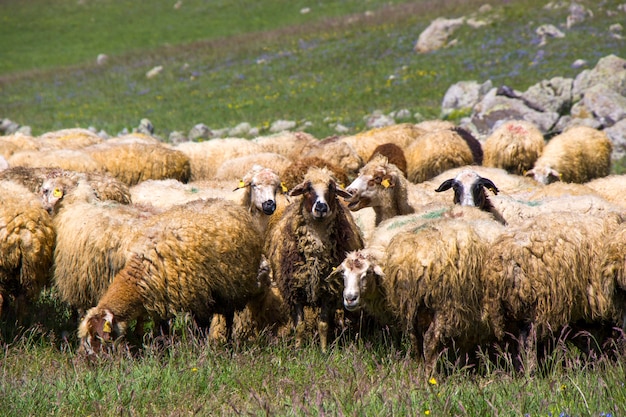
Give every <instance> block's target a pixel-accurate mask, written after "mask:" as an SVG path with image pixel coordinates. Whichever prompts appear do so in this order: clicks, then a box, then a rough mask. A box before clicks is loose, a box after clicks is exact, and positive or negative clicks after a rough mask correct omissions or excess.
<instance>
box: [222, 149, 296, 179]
mask: <svg viewBox="0 0 626 417" xmlns="http://www.w3.org/2000/svg"><path fill="white" fill-rule="evenodd" d="M291 163H292V161H291V160H290V159H288V158H286V157H284V156H282V155H280V154H277V153H270V152H263V153H258V154H253V155H245V156H239V157H237V158H232V159H228V160H226V161H224V162H223V163H222V165H220V166H219V168H217V171H216V172H215V177H214V178H215V179H218V180H232V179H239V178H241V177H243V176H244V175H245V174H246V173H247V172H248V171H249V170H250V169H251V168H252V167H253V166H254V165H262V166H266V167H269V168H272V169H273V170H274V171H276V173H277V174H278V175H281V174H282V173H283V172H284V171H285V169H287V167H289V166H290V165H291Z"/></svg>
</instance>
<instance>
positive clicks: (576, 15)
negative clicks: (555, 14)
mask: <svg viewBox="0 0 626 417" xmlns="http://www.w3.org/2000/svg"><path fill="white" fill-rule="evenodd" d="M588 17H593V12H592V11H591V10H590V9H587V8H585V7H584V6H582V5H580V4H578V3H572V4H571V5H570V6H569V15H568V16H567V21H566V22H565V26H566V27H567V28H568V29H570V28H571V27H572V26H574V25H576V24H578V23H582V22H584V21H585V20H586V19H587V18H588Z"/></svg>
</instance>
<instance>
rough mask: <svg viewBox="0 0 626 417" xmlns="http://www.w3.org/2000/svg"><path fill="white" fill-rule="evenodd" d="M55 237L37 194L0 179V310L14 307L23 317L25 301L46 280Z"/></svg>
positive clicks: (0, 312)
mask: <svg viewBox="0 0 626 417" xmlns="http://www.w3.org/2000/svg"><path fill="white" fill-rule="evenodd" d="M54 239H55V231H54V228H53V226H52V220H51V219H50V216H49V215H48V213H46V211H45V210H44V208H43V207H42V205H41V202H40V201H39V198H38V197H37V196H36V195H35V194H33V193H32V192H30V191H29V190H27V189H26V188H25V187H23V186H22V185H20V184H17V183H15V182H12V181H6V180H0V314H3V313H6V312H7V311H10V310H13V311H14V312H15V316H16V318H17V319H18V320H20V321H22V320H23V319H24V318H25V314H26V310H27V306H26V305H25V303H28V302H30V301H33V300H34V299H36V298H37V297H38V296H39V293H40V291H41V289H42V288H43V287H44V286H45V285H47V284H48V281H49V275H50V267H51V266H52V251H53V248H54ZM11 304H13V308H12V309H9V308H8V307H9V306H11Z"/></svg>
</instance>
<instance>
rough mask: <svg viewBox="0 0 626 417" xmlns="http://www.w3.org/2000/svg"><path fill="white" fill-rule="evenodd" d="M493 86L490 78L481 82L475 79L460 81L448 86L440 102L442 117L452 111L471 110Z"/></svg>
mask: <svg viewBox="0 0 626 417" xmlns="http://www.w3.org/2000/svg"><path fill="white" fill-rule="evenodd" d="M492 88H493V84H492V83H491V80H487V81H485V82H484V83H482V84H479V83H478V82H477V81H460V82H458V83H456V84H453V85H451V86H450V88H448V91H446V94H445V95H444V96H443V101H442V103H441V114H442V117H444V118H445V117H447V116H449V115H450V114H451V113H452V112H454V111H459V110H466V109H469V110H471V109H472V108H473V107H474V106H475V105H476V104H478V102H479V101H480V100H482V98H483V97H484V96H485V94H487V93H488V92H489V90H491V89H492Z"/></svg>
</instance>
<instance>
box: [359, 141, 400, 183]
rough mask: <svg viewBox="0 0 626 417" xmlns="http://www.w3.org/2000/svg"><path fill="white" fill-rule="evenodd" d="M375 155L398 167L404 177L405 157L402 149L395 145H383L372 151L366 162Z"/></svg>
mask: <svg viewBox="0 0 626 417" xmlns="http://www.w3.org/2000/svg"><path fill="white" fill-rule="evenodd" d="M377 154H380V155H383V156H385V157H387V161H389V163H390V164H394V165H395V166H396V167H398V169H399V170H400V171H401V172H402V175H404V176H405V177H406V175H407V173H406V157H405V156H404V151H403V150H402V148H400V147H399V146H398V145H396V144H395V143H383V144H381V145H378V146H377V147H376V148H375V149H374V151H373V152H372V155H371V156H370V158H369V159H368V160H367V162H370V161H371V160H372V159H373V158H374V157H375V156H376V155H377Z"/></svg>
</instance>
